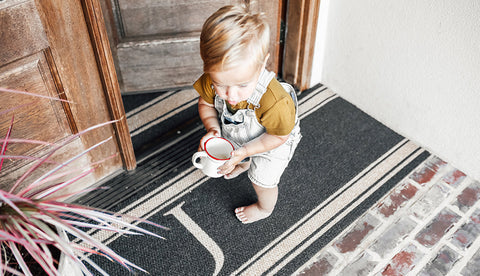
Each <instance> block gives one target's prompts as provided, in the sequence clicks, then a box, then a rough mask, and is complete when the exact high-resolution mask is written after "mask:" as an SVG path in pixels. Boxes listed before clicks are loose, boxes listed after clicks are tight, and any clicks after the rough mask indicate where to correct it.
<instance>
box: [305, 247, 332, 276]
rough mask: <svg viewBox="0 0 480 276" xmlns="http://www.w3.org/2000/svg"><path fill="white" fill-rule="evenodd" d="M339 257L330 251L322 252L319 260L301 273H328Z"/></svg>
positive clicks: (312, 275) (308, 275)
mask: <svg viewBox="0 0 480 276" xmlns="http://www.w3.org/2000/svg"><path fill="white" fill-rule="evenodd" d="M337 260H338V258H337V257H335V256H333V255H331V254H330V253H328V252H327V253H324V254H322V255H321V256H320V257H319V258H318V260H317V261H315V263H314V264H313V265H311V266H310V267H308V268H307V269H305V270H304V271H302V272H301V273H300V274H299V275H301V276H310V275H311V276H316V275H327V274H328V273H330V271H331V270H332V269H333V267H334V265H335V263H336V262H337Z"/></svg>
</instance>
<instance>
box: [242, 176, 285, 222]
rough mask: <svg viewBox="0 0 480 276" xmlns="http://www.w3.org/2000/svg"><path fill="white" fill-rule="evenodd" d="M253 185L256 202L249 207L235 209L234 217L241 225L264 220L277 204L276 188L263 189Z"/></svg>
mask: <svg viewBox="0 0 480 276" xmlns="http://www.w3.org/2000/svg"><path fill="white" fill-rule="evenodd" d="M252 184H253V188H254V189H255V192H256V193H257V197H258V201H257V202H256V203H254V204H252V205H249V206H242V207H238V208H237V209H235V215H236V216H237V218H238V219H239V220H240V221H241V222H242V223H252V222H255V221H257V220H261V219H264V218H266V217H268V216H270V214H271V213H272V212H273V209H274V208H275V204H276V203H277V197H278V187H277V186H275V187H273V188H264V187H260V186H258V185H255V184H254V183H252Z"/></svg>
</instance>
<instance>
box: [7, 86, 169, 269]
mask: <svg viewBox="0 0 480 276" xmlns="http://www.w3.org/2000/svg"><path fill="white" fill-rule="evenodd" d="M0 92H1V93H22V94H25V93H26V94H29V95H31V96H36V94H32V93H28V92H24V91H16V90H11V89H4V88H0ZM53 99H54V100H58V99H55V98H53ZM14 109H15V107H13V108H12V109H10V110H6V111H0V116H5V115H6V114H7V112H8V113H11V112H12V110H14ZM109 123H112V122H106V123H103V124H99V125H96V126H93V127H90V128H88V129H86V130H83V131H81V132H79V133H78V134H75V135H71V136H70V137H68V138H66V139H64V140H63V141H61V142H59V143H53V144H52V143H48V142H43V141H33V140H26V139H14V138H12V137H11V132H12V128H13V126H14V118H13V117H12V120H11V123H10V127H9V129H8V131H7V133H6V134H1V135H5V136H4V138H1V137H0V146H1V147H0V170H1V168H2V166H3V163H4V160H8V159H28V160H34V161H33V162H31V164H30V165H29V166H30V167H29V168H28V169H27V170H26V172H25V173H23V175H21V176H20V177H19V178H18V179H17V180H16V181H15V183H12V185H11V188H10V189H9V190H8V191H3V190H0V243H1V246H0V247H1V248H0V270H1V271H2V272H3V274H5V273H6V272H8V273H10V274H12V275H35V274H33V273H34V272H32V268H31V267H29V266H28V265H27V263H26V261H25V259H26V256H28V257H29V258H32V259H33V260H34V261H35V262H36V263H37V264H38V266H39V267H40V268H41V269H42V270H43V271H45V272H46V274H47V275H59V273H60V272H59V271H60V270H61V268H60V269H59V267H58V260H56V257H55V254H53V253H52V252H53V251H54V250H52V249H56V250H59V251H60V252H61V254H62V257H61V258H62V259H63V260H65V261H66V262H67V263H72V264H74V266H76V267H77V269H78V271H79V272H80V275H83V274H85V275H92V273H91V272H90V271H89V268H87V266H86V264H88V265H89V266H90V267H91V268H93V269H95V270H97V271H98V272H100V273H101V274H103V275H107V273H106V272H105V271H103V270H102V269H101V268H100V267H99V266H98V265H96V264H95V263H94V262H93V261H92V260H91V259H90V258H89V256H90V255H91V254H99V255H102V256H105V257H106V258H109V259H111V260H114V261H116V262H119V263H120V264H122V265H123V266H124V267H126V268H127V269H129V270H131V269H132V268H136V269H139V270H141V271H144V270H143V269H142V268H140V267H138V266H136V265H135V264H133V263H131V262H129V261H128V260H126V259H124V258H122V257H121V256H120V255H118V254H117V253H116V252H114V251H112V250H111V249H110V248H109V247H108V246H106V245H104V244H102V243H101V242H99V241H97V240H95V239H94V238H93V237H92V236H91V235H90V234H89V230H92V229H98V230H102V231H115V232H118V233H121V234H147V235H152V236H155V237H158V238H161V237H160V236H159V235H157V234H155V233H152V232H150V231H147V230H145V229H143V228H141V227H139V226H137V225H136V224H137V223H138V222H145V223H149V224H151V225H154V226H156V227H161V226H160V225H157V224H155V223H152V222H150V221H147V220H143V219H140V218H134V217H131V216H128V215H125V214H117V213H112V212H108V211H105V210H100V209H95V208H90V207H87V206H81V205H76V204H71V203H66V202H64V200H65V199H66V198H68V197H70V196H73V195H75V194H79V193H82V192H87V191H89V190H91V189H87V190H83V191H80V192H75V193H74V194H62V193H61V192H62V191H64V189H65V188H66V187H69V186H70V185H72V184H73V183H75V182H76V181H78V180H80V179H82V178H83V177H85V176H87V175H89V174H90V173H91V172H92V171H93V170H95V167H96V166H98V165H99V164H101V162H102V161H100V162H97V163H95V164H93V166H92V167H89V168H85V169H78V168H68V167H69V165H70V164H72V162H73V161H74V160H76V159H78V158H80V157H81V156H83V155H85V154H86V153H88V152H90V151H91V150H93V149H95V148H97V147H100V146H101V145H102V144H104V143H105V142H107V141H108V140H110V139H111V138H109V139H106V140H104V141H101V142H99V143H98V144H96V145H94V146H92V147H90V148H89V149H87V150H85V151H83V152H81V153H79V154H77V155H75V156H73V157H72V158H70V159H69V160H66V161H64V162H62V163H60V164H57V163H54V162H52V161H51V159H52V156H54V155H55V153H57V152H58V151H59V150H61V149H62V148H63V147H65V146H66V145H67V144H69V143H70V142H72V141H74V140H75V139H76V138H78V137H79V136H81V135H83V134H85V133H87V132H89V131H92V130H94V129H97V128H100V127H102V126H105V125H107V124H109ZM11 143H29V144H38V143H40V144H43V145H45V146H47V148H48V150H47V151H46V154H44V155H43V156H41V157H32V156H22V155H10V154H9V153H8V151H7V149H8V145H9V144H11ZM52 164H53V166H52ZM46 165H50V167H52V168H49V169H48V170H46V172H43V171H42V173H41V175H40V176H39V177H34V179H33V180H29V179H31V178H32V177H31V175H32V174H33V173H34V172H38V171H39V168H44V167H45V166H46ZM67 234H68V236H69V237H70V239H69V238H67ZM22 252H23V253H22ZM91 268H90V269H91ZM20 271H21V272H20ZM71 273H72V272H71V271H70V270H69V271H68V275H72V274H71Z"/></svg>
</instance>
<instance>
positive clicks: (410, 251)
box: [382, 244, 423, 276]
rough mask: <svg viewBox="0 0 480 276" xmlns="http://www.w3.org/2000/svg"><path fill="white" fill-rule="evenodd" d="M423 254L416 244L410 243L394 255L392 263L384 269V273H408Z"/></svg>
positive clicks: (388, 274) (393, 275)
mask: <svg viewBox="0 0 480 276" xmlns="http://www.w3.org/2000/svg"><path fill="white" fill-rule="evenodd" d="M422 255H423V254H422V253H421V252H420V251H419V250H418V248H417V247H416V246H415V245H413V244H410V245H409V246H408V247H407V248H405V249H404V250H403V251H401V252H399V253H397V255H395V257H393V259H392V260H391V261H390V263H389V264H388V265H387V266H386V267H385V269H384V270H383V272H382V275H384V276H397V275H398V276H401V275H406V274H407V273H408V272H410V271H411V270H412V269H413V268H414V267H415V265H416V263H417V262H418V261H419V260H420V259H421V257H422Z"/></svg>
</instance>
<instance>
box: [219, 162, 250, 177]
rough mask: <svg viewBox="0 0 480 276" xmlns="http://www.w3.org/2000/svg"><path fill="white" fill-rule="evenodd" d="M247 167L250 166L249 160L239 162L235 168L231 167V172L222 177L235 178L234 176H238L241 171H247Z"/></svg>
mask: <svg viewBox="0 0 480 276" xmlns="http://www.w3.org/2000/svg"><path fill="white" fill-rule="evenodd" d="M248 168H250V162H244V163H240V164H238V165H237V166H235V169H233V171H232V172H230V173H229V174H226V175H224V176H223V177H224V178H225V179H232V178H235V177H237V176H239V175H240V174H242V173H243V172H245V171H247V170H248Z"/></svg>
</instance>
